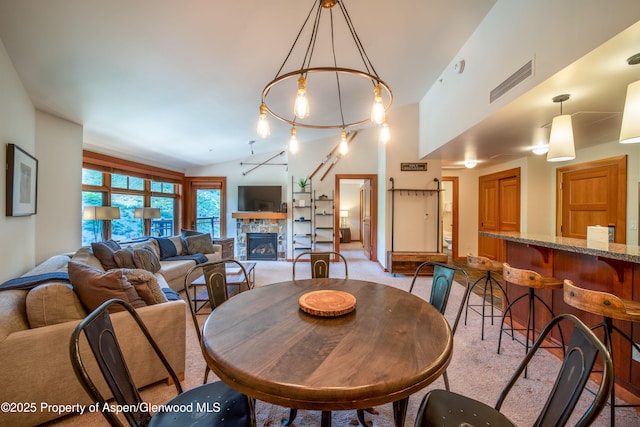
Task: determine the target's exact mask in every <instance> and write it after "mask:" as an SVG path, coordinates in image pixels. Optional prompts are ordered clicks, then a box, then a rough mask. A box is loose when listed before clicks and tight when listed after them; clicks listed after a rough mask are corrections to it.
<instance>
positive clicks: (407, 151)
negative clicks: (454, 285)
mask: <svg viewBox="0 0 640 427" xmlns="http://www.w3.org/2000/svg"><path fill="white" fill-rule="evenodd" d="M418 112H419V109H418V105H417V104H413V105H409V106H405V107H401V108H398V109H395V110H394V111H393V112H392V114H391V118H392V119H393V121H392V122H391V123H393V128H392V131H393V134H392V141H391V142H389V143H388V144H387V146H386V170H385V174H386V179H385V181H386V183H385V190H384V192H382V193H381V194H380V196H381V198H384V199H385V200H386V204H387V206H386V214H387V224H386V227H387V228H388V229H389V230H390V231H391V227H393V250H394V251H435V250H436V247H437V237H436V236H437V233H438V229H439V222H438V193H436V192H429V193H425V194H424V195H423V194H422V193H421V192H418V193H417V194H416V193H415V192H395V196H394V199H395V201H394V209H393V224H392V218H391V216H392V212H391V205H392V194H391V192H390V191H387V189H390V188H391V182H390V178H393V179H394V188H396V189H401V188H404V189H433V190H435V189H437V188H438V183H437V182H436V181H434V179H435V178H438V179H439V178H440V175H441V170H440V162H438V161H428V162H427V163H428V165H427V171H426V172H406V171H404V172H403V171H401V170H400V165H401V163H414V162H424V161H421V160H420V158H419V156H418V144H417V141H418ZM388 239H389V240H388V241H387V242H386V247H385V251H389V250H391V249H392V248H391V243H392V242H391V235H389V237H388Z"/></svg>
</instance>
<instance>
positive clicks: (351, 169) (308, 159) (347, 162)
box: [185, 107, 417, 258]
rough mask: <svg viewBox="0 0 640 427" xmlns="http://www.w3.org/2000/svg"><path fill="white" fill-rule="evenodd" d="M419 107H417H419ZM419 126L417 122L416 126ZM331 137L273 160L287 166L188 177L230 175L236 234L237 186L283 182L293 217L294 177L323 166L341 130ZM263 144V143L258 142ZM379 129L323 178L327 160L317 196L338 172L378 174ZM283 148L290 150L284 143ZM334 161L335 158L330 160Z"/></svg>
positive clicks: (216, 169) (196, 171)
mask: <svg viewBox="0 0 640 427" xmlns="http://www.w3.org/2000/svg"><path fill="white" fill-rule="evenodd" d="M416 108H417V107H416ZM414 126H415V125H414ZM303 132H304V129H303V128H299V129H298V135H300V134H301V133H303ZM327 135H328V136H327V138H324V139H321V140H317V141H311V142H305V143H302V144H300V149H299V151H298V153H297V154H295V155H291V154H288V152H285V153H284V154H283V155H282V156H279V157H277V158H275V159H274V160H273V161H272V163H288V166H287V167H284V166H261V167H259V168H257V169H255V170H254V171H252V172H250V173H248V174H247V175H245V176H243V175H242V172H246V171H247V170H249V169H251V168H252V167H253V166H241V165H240V162H239V161H234V162H228V163H222V164H216V165H211V166H205V167H200V168H192V169H188V170H187V171H186V172H185V175H186V176H226V177H227V209H228V211H227V236H230V237H235V233H236V231H235V230H236V223H235V221H236V220H235V219H233V218H231V213H232V212H234V211H236V210H237V206H238V204H237V191H238V190H237V189H238V185H282V187H283V198H282V200H283V201H287V204H288V212H289V216H291V211H292V209H291V198H292V197H291V185H292V179H293V180H294V182H297V181H298V180H299V179H300V178H302V177H308V176H309V175H311V173H313V171H314V170H315V169H316V168H317V167H318V166H319V165H320V163H321V162H322V160H323V159H324V158H325V157H326V156H327V155H328V154H329V152H330V151H331V150H332V149H333V147H334V146H335V145H336V144H337V143H338V142H339V141H340V133H339V132H337V131H336V132H331V131H327ZM257 143H259V142H257ZM377 145H378V142H377V132H376V129H367V128H363V129H360V130H359V133H358V135H356V137H355V138H354V139H353V140H352V142H351V144H350V145H349V154H348V155H347V156H345V157H344V158H341V159H340V160H338V162H337V163H336V164H335V165H334V166H333V168H332V169H331V171H330V172H329V173H328V174H327V175H326V176H325V178H324V179H322V180H321V177H322V175H324V173H325V172H326V171H327V169H328V166H329V164H328V163H327V164H326V165H325V166H324V167H323V168H321V170H320V171H319V172H318V173H317V174H316V175H315V176H314V178H313V182H312V185H313V190H314V191H315V192H316V194H317V195H320V194H322V193H325V194H327V195H329V194H331V191H334V190H335V175H336V174H375V173H377V167H378V156H377ZM283 150H286V147H285V145H284V144H283ZM275 154H277V152H276V153H270V154H263V155H260V156H253V157H247V158H245V159H243V160H242V161H243V162H252V163H254V162H255V163H260V162H262V161H265V160H266V159H268V158H269V157H271V156H273V155H275ZM332 161H333V157H332V159H331V160H330V162H332ZM287 222H288V224H287V228H288V230H287V235H288V236H291V230H290V226H291V224H290V221H287ZM287 246H288V247H287V251H288V254H287V257H288V258H291V253H290V252H291V242H290V241H289V242H288V245H287Z"/></svg>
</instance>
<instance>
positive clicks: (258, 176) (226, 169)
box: [185, 151, 290, 237]
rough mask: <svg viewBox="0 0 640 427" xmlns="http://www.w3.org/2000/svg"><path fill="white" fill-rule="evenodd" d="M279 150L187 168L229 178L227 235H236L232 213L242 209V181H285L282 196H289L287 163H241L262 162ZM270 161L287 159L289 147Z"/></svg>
mask: <svg viewBox="0 0 640 427" xmlns="http://www.w3.org/2000/svg"><path fill="white" fill-rule="evenodd" d="M279 152H280V151H277V152H275V153H267V154H260V155H254V156H247V157H246V158H244V159H242V160H235V161H232V162H226V163H219V164H215V165H209V166H202V167H199V168H191V169H188V170H186V171H185V176H224V177H226V178H227V200H226V202H227V216H226V221H227V229H226V236H227V237H235V236H236V220H235V218H232V217H231V214H232V213H233V212H236V211H237V210H238V186H239V185H281V186H282V200H283V201H285V200H287V197H288V194H289V192H290V190H289V187H290V181H289V180H287V177H288V175H287V167H286V166H274V165H263V166H260V167H257V168H256V166H257V165H241V164H240V163H262V162H264V161H266V160H267V159H269V158H270V157H272V156H275V155H277V154H278V153H279ZM269 163H287V153H286V151H285V153H284V154H282V155H280V156H278V157H276V158H275V159H273V160H271V161H270V162H269ZM254 168H255V169H254ZM251 169H253V170H251ZM243 173H244V174H245V175H243Z"/></svg>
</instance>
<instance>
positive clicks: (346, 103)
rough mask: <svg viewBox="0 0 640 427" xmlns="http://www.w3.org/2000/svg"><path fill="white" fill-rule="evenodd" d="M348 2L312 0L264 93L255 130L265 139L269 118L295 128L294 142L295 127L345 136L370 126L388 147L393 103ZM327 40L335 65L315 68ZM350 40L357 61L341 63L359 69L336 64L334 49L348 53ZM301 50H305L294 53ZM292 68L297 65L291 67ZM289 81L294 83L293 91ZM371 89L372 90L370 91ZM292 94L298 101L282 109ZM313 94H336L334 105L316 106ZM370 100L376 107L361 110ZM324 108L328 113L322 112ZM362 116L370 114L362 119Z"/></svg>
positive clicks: (341, 0)
mask: <svg viewBox="0 0 640 427" xmlns="http://www.w3.org/2000/svg"><path fill="white" fill-rule="evenodd" d="M344 3H345V0H313V6H312V8H311V10H310V11H309V13H308V15H307V17H306V19H305V20H304V22H303V24H302V27H301V28H300V30H299V32H298V34H297V36H296V38H295V40H294V42H293V45H292V46H291V48H290V49H289V51H288V54H287V56H286V57H285V60H284V62H283V63H282V65H281V66H280V69H279V70H278V72H277V73H276V76H275V78H274V79H273V80H271V81H270V82H269V83H267V85H266V86H265V87H264V89H263V91H262V102H261V104H260V117H259V121H258V129H257V130H258V134H259V135H260V136H261V137H263V138H266V137H267V136H269V134H270V127H269V122H268V119H267V113H268V114H269V115H271V116H273V117H275V118H276V119H278V120H280V121H282V122H284V123H288V124H289V125H291V126H292V140H293V139H295V138H296V137H295V135H296V130H295V128H300V127H302V128H312V129H340V130H341V135H344V134H345V133H346V129H347V128H349V127H353V126H358V125H363V124H365V123H367V122H369V121H371V122H374V123H376V124H378V125H379V126H380V132H381V136H380V140H381V141H384V142H385V143H386V142H387V141H388V140H389V138H390V132H389V125H388V123H387V114H386V113H387V110H388V109H389V107H390V106H391V103H392V101H393V94H392V92H391V89H390V88H389V86H388V85H387V84H386V83H385V82H384V81H383V80H382V79H381V78H380V76H378V74H377V72H376V71H375V68H374V67H373V64H372V63H371V61H370V60H369V57H368V55H367V53H366V51H365V49H364V46H363V45H362V43H361V41H360V38H359V36H358V34H357V33H356V30H355V28H354V26H353V23H352V21H351V17H350V16H349V13H348V11H347V9H346V6H345V4H344ZM336 6H337V7H336ZM334 11H335V12H336V13H334ZM314 12H315V14H314ZM323 17H326V18H327V19H328V22H326V21H323ZM340 17H342V19H343V20H344V27H338V25H339V22H338V20H339V18H340ZM323 24H325V25H323ZM322 28H328V29H329V34H328V36H326V37H322V38H321V36H322V34H321V33H322V30H321V29H322ZM338 28H344V34H348V35H350V36H351V37H350V38H351V40H349V37H346V38H347V40H337V39H336V34H338ZM305 30H306V31H305ZM303 34H309V38H308V40H307V41H305V42H304V43H306V44H303V42H302V40H301V39H302V37H301V36H302V35H303ZM325 40H328V41H327V43H328V44H329V46H328V47H326V49H327V50H326V52H329V51H330V52H331V53H330V58H331V61H330V63H329V64H326V65H323V66H317V65H316V64H315V63H312V61H313V60H314V59H316V60H317V58H314V53H316V49H317V50H318V51H321V50H323V49H321V47H322V46H321V44H322V42H323V41H325ZM350 41H351V42H352V43H353V45H354V46H355V50H354V56H355V58H351V59H350V60H349V61H343V63H350V64H353V63H357V62H361V63H362V68H361V69H355V68H348V67H341V66H339V65H338V59H337V55H336V51H337V49H336V48H337V47H339V51H342V52H344V50H345V47H347V46H349V45H350V43H349V42H350ZM297 46H302V47H301V48H300V49H296V47H297ZM304 46H306V49H304ZM302 51H304V52H303V55H302V54H301V55H299V56H301V58H298V59H296V58H294V57H295V56H296V55H295V54H296V53H301V52H302ZM293 63H295V64H299V65H296V66H293V65H291V66H290V65H289V64H293ZM291 82H295V83H296V84H295V86H294V85H292V84H291ZM363 82H364V84H363ZM369 84H370V86H369ZM330 86H334V88H331V87H330ZM293 87H295V88H297V91H293V90H292V88H293ZM367 87H370V89H366V88H367ZM287 88H289V89H287ZM363 89H364V90H365V91H367V92H368V91H370V92H368V93H369V94H368V95H367V94H366V93H362V90H363ZM288 92H292V93H291V95H290V99H291V100H293V101H294V102H293V105H291V106H290V107H289V108H286V107H283V105H284V103H283V101H282V99H281V98H288ZM310 92H313V93H314V94H316V95H317V96H320V95H326V94H335V98H336V100H335V103H332V102H326V101H323V104H325V105H321V106H319V105H318V104H317V103H318V102H319V101H317V100H316V105H314V99H312V97H311V99H310V97H309V93H310ZM367 98H368V99H370V100H371V102H372V105H371V106H370V107H369V108H362V105H358V104H361V101H360V100H361V99H367ZM325 107H326V108H325ZM323 108H325V110H324V113H323V111H322V109H323ZM363 111H369V112H370V113H368V114H366V115H364V114H362V112H363ZM338 113H339V114H338ZM296 142H297V141H296ZM290 146H291V148H293V147H294V146H297V144H296V143H293V142H292V144H290ZM292 151H293V150H292Z"/></svg>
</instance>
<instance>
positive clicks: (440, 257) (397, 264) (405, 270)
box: [387, 251, 448, 275]
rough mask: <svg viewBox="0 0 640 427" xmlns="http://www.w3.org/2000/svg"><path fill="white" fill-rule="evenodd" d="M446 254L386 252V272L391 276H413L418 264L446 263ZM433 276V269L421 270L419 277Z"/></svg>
mask: <svg viewBox="0 0 640 427" xmlns="http://www.w3.org/2000/svg"><path fill="white" fill-rule="evenodd" d="M447 260H448V256H447V254H444V253H440V252H403V251H393V252H392V251H389V252H387V270H388V271H389V273H392V274H394V275H395V274H410V275H413V274H414V273H415V271H416V269H417V268H418V266H419V265H420V264H422V263H423V262H425V261H433V262H442V263H446V262H447ZM431 274H433V268H423V269H422V270H421V271H420V275H431Z"/></svg>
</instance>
